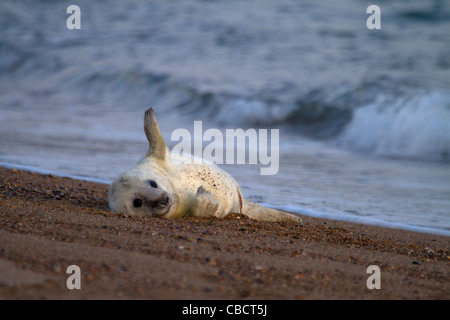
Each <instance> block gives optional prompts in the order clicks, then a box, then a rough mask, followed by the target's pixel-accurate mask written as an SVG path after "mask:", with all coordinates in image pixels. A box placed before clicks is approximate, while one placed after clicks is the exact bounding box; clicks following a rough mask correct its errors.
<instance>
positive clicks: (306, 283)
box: [0, 168, 450, 300]
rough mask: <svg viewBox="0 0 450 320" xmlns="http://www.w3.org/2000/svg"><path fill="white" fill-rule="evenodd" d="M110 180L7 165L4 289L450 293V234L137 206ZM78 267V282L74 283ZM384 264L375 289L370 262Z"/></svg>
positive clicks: (0, 231) (218, 294)
mask: <svg viewBox="0 0 450 320" xmlns="http://www.w3.org/2000/svg"><path fill="white" fill-rule="evenodd" d="M107 196H108V186H106V185H102V184H96V183H90V182H85V181H79V180H73V179H69V178H60V177H55V176H51V175H40V174H36V173H28V172H23V171H20V170H11V169H4V168H0V225H1V227H0V298H1V299H238V300H240V299H283V300H287V299H289V300H290V299H449V298H450V281H449V271H450V257H449V247H450V238H449V237H445V236H440V235H433V234H422V233H416V232H409V231H403V230H394V229H386V228H380V227H374V226H366V225H358V224H351V223H343V222H337V221H330V220H324V219H317V218H311V217H303V221H304V224H303V225H302V226H293V225H291V224H285V223H266V222H257V221H253V220H250V219H247V218H245V217H243V216H239V215H233V216H231V217H229V218H226V219H223V220H219V219H193V218H188V219H179V220H165V219H161V218H135V217H129V216H126V215H124V214H113V213H111V212H110V211H109V209H108V203H107ZM70 265H77V266H79V267H80V269H81V289H80V290H69V289H68V288H67V286H66V281H67V278H68V277H69V276H70V275H69V274H66V270H67V267H68V266H70ZM370 265H377V266H378V267H379V268H380V270H381V289H372V290H370V289H368V288H367V285H366V281H367V279H368V277H369V276H370V274H368V273H367V268H368V266H370Z"/></svg>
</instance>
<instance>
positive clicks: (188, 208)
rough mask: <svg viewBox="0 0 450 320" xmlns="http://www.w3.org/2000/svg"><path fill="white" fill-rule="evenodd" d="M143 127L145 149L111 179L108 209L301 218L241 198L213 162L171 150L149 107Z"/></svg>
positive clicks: (144, 213) (169, 215) (233, 183)
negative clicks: (133, 164)
mask: <svg viewBox="0 0 450 320" xmlns="http://www.w3.org/2000/svg"><path fill="white" fill-rule="evenodd" d="M144 131H145V134H146V136H147V139H148V141H149V151H148V153H147V154H146V155H145V157H143V158H142V159H141V161H140V162H139V163H138V165H137V166H135V167H134V168H132V169H130V170H128V171H126V172H125V173H124V174H122V175H121V177H120V178H119V179H118V180H117V181H115V182H114V183H113V184H112V185H111V188H110V192H109V205H110V208H111V210H112V211H115V212H125V213H128V214H130V215H136V216H163V217H165V218H181V217H186V216H195V217H211V216H214V217H218V218H223V217H225V216H226V215H228V214H230V213H241V214H244V215H246V216H248V217H250V218H253V219H256V220H265V221H291V222H295V223H301V219H300V218H299V217H298V216H295V215H292V214H289V213H286V212H282V211H277V210H273V209H269V208H266V207H263V206H260V205H257V204H255V203H252V202H250V201H247V200H245V199H244V198H243V197H242V194H241V191H240V188H239V185H238V184H237V182H236V181H235V180H234V179H233V178H232V177H231V176H230V175H229V174H228V173H226V172H225V171H223V170H221V169H220V168H219V167H217V166H216V165H215V164H213V163H211V162H209V161H206V160H204V159H196V158H195V157H191V156H190V155H182V156H177V155H173V156H171V155H170V153H169V151H168V149H167V147H166V144H165V142H164V139H163V137H162V135H161V132H160V130H159V127H158V124H157V122H156V117H155V114H154V112H153V109H152V108H150V109H148V110H147V111H146V112H145V119H144Z"/></svg>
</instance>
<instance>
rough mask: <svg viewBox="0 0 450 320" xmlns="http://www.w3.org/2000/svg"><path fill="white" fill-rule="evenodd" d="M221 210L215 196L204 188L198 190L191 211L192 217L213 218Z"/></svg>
mask: <svg viewBox="0 0 450 320" xmlns="http://www.w3.org/2000/svg"><path fill="white" fill-rule="evenodd" d="M218 208H219V203H218V202H217V200H216V198H214V196H213V195H212V194H211V193H210V192H208V191H206V190H205V188H203V187H199V188H198V189H197V194H196V196H195V200H194V203H193V205H192V207H191V209H190V211H189V216H192V217H213V216H214V214H215V213H216V211H217V209H218Z"/></svg>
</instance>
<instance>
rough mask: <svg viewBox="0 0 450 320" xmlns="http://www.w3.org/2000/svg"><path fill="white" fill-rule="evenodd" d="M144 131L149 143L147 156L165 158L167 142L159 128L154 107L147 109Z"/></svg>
mask: <svg viewBox="0 0 450 320" xmlns="http://www.w3.org/2000/svg"><path fill="white" fill-rule="evenodd" d="M144 131H145V135H146V136H147V140H148V145H149V149H148V153H147V156H151V157H155V158H159V159H162V160H164V159H165V157H166V142H165V141H164V138H163V136H162V134H161V131H160V130H159V127H158V122H157V121H156V117H155V112H154V111H153V108H149V109H147V111H145V117H144Z"/></svg>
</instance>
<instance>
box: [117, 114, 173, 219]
mask: <svg viewBox="0 0 450 320" xmlns="http://www.w3.org/2000/svg"><path fill="white" fill-rule="evenodd" d="M144 131H145V135H146V136H147V140H148V142H149V151H148V152H147V154H146V156H145V157H144V158H143V159H142V160H141V162H140V163H139V164H138V165H137V166H136V167H134V168H132V169H131V170H129V171H127V172H125V173H124V174H122V175H121V176H120V178H119V179H118V180H116V181H115V182H114V183H113V184H112V185H111V188H110V190H109V206H110V208H111V210H112V211H114V212H123V213H128V214H130V215H136V216H167V215H169V214H170V212H172V211H173V210H172V209H174V207H176V205H177V203H178V197H177V195H176V192H175V190H174V187H173V185H172V183H171V180H170V179H169V178H168V175H167V170H168V169H169V167H170V166H169V163H170V159H168V158H170V155H169V154H168V151H167V148H166V144H165V142H164V139H163V137H162V134H161V132H160V130H159V127H158V124H157V122H156V117H155V114H154V112H153V109H152V108H150V109H148V110H147V111H146V112H145V119H144Z"/></svg>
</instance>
